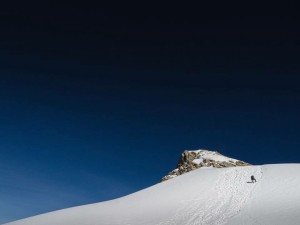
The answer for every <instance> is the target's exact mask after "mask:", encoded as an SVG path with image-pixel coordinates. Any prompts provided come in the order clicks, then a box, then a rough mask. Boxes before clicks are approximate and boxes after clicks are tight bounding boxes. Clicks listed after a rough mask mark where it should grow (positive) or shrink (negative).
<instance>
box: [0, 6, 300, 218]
mask: <svg viewBox="0 0 300 225" xmlns="http://www.w3.org/2000/svg"><path fill="white" fill-rule="evenodd" d="M141 3H143V4H135V5H134V6H130V5H129V4H128V2H124V3H123V5H121V4H117V5H113V6H106V5H105V6H104V5H102V2H101V1H100V2H97V3H93V4H89V3H88V2H84V3H82V2H80V3H76V1H75V2H74V1H73V2H72V4H70V3H69V2H67V1H60V2H59V4H57V3H55V2H54V1H51V2H50V1H49V2H48V1H34V3H33V4H31V3H30V1H20V2H18V3H16V2H15V1H13V2H6V3H5V5H4V3H3V5H2V6H1V7H0V29H1V30H0V31H1V35H0V125H1V127H0V128H1V129H0V223H3V222H7V221H12V220H16V219H20V218H24V217H27V216H32V215H36V214H39V213H44V212H48V211H52V210H56V209H62V208H66V207H71V206H77V205H82V204H89V203H94V202H100V201H105V200H110V199H114V198H117V197H120V196H124V195H126V194H130V193H133V192H135V191H138V190H141V189H143V188H146V187H149V186H151V185H153V184H156V183H158V182H159V181H160V179H161V178H162V177H163V176H164V175H166V174H167V173H168V172H169V171H170V170H172V169H173V168H174V167H175V166H176V163H177V161H178V159H179V156H180V154H181V153H182V152H183V151H184V150H185V149H199V148H205V149H211V150H218V151H220V152H221V153H222V154H224V155H227V156H230V157H233V158H237V159H241V160H244V161H247V162H249V163H252V164H267V163H299V162H300V152H299V149H300V141H299V136H300V129H299V128H300V117H299V115H300V112H299V111H300V104H299V100H300V91H299V74H300V64H299V62H300V56H299V52H300V44H299V40H300V32H299V29H298V27H299V19H298V17H297V15H298V14H299V13H298V10H297V8H296V7H292V8H294V11H295V12H294V13H295V14H294V15H293V10H288V11H285V12H286V13H284V12H283V11H284V10H285V9H284V7H283V5H282V4H280V6H279V7H278V8H279V9H280V10H281V11H282V12H283V13H277V12H274V13H273V12H272V11H271V10H270V6H269V5H267V6H266V9H264V6H263V4H262V3H260V5H259V7H257V5H254V7H255V8H256V9H259V10H261V11H260V12H255V13H254V11H252V9H250V8H251V5H250V4H248V5H247V6H246V9H247V10H249V12H245V11H244V10H243V9H242V8H241V9H240V10H236V7H237V5H235V7H234V8H232V7H231V6H229V5H228V2H225V3H223V5H222V4H216V3H213V4H212V5H210V6H209V5H208V4H209V3H207V5H203V6H202V7H201V6H200V7H199V6H195V7H193V6H190V5H189V6H188V7H185V6H184V5H183V4H182V3H180V4H179V5H176V3H175V2H173V3H172V5H170V4H166V5H163V4H162V3H160V5H159V6H156V5H154V4H152V2H151V5H146V4H145V3H144V2H141ZM6 5H7V6H6ZM272 6H276V5H275V3H272ZM243 8H244V7H243ZM267 14H268V15H267Z"/></svg>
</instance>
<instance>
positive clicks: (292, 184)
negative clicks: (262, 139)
mask: <svg viewBox="0 0 300 225" xmlns="http://www.w3.org/2000/svg"><path fill="white" fill-rule="evenodd" d="M251 175H254V176H255V177H256V179H257V183H250V176H251ZM299 187H300V164H278V165H264V166H244V167H230V168H222V169H216V168H205V169H204V168H202V169H198V170H194V171H192V172H189V173H186V174H184V175H182V176H179V177H176V178H174V179H172V180H169V181H166V182H163V183H159V184H157V185H154V186H152V187H150V188H147V189H145V190H142V191H139V192H137V193H134V194H131V195H128V196H125V197H122V198H119V199H116V200H112V201H107V202H102V203H97V204H91V205H85V206H80V207H74V208H69V209H65V210H60V211H55V212H51V213H47V214H43V215H39V216H35V217H30V218H27V219H24V220H19V221H16V222H12V223H8V224H9V225H196V224H201V225H223V224H230V225H271V224H272V225H277V224H278V225H282V224H285V225H296V224H300V188H299ZM8 224H7V225H8Z"/></svg>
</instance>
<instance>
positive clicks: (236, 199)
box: [157, 166, 262, 225]
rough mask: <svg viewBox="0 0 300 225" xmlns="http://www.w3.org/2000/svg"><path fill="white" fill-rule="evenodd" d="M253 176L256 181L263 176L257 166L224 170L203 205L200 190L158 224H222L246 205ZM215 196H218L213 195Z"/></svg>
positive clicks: (253, 187) (251, 189)
mask: <svg viewBox="0 0 300 225" xmlns="http://www.w3.org/2000/svg"><path fill="white" fill-rule="evenodd" d="M251 175H254V176H255V178H256V179H257V182H260V180H261V178H262V170H261V167H260V166H256V167H249V168H247V169H245V167H244V168H243V169H241V168H240V167H233V168H228V169H224V172H223V173H222V174H221V175H220V176H219V178H218V180H217V182H216V184H215V187H214V188H215V190H214V193H215V196H210V197H209V199H208V201H206V202H205V204H203V201H201V199H202V198H203V197H201V193H199V194H197V195H196V196H195V198H194V199H190V200H186V201H183V202H181V206H180V207H179V208H178V210H177V212H176V213H175V214H174V215H173V216H172V217H171V218H170V219H168V220H167V221H164V222H161V223H158V224H157V225H225V224H227V222H228V220H229V219H230V218H232V217H234V216H236V215H237V214H238V213H239V212H240V211H241V210H242V208H243V207H244V206H245V205H246V204H247V201H248V200H249V199H250V197H251V195H252V192H253V191H254V189H255V186H256V183H253V184H252V183H250V176H251ZM216 196H217V197H216Z"/></svg>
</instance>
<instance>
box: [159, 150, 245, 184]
mask: <svg viewBox="0 0 300 225" xmlns="http://www.w3.org/2000/svg"><path fill="white" fill-rule="evenodd" d="M248 165H250V164H249V163H246V162H243V161H240V160H237V159H233V158H229V157H226V156H224V155H221V154H220V153H218V152H216V151H209V150H203V149H200V150H193V151H189V150H186V151H184V152H183V153H182V155H181V157H180V159H179V162H178V164H177V166H176V168H175V169H174V170H172V171H171V172H170V173H168V175H166V176H164V177H163V178H162V181H166V180H170V179H172V178H174V177H177V176H180V175H182V174H184V173H187V172H190V171H192V170H195V169H199V168H205V167H214V168H224V167H235V166H248Z"/></svg>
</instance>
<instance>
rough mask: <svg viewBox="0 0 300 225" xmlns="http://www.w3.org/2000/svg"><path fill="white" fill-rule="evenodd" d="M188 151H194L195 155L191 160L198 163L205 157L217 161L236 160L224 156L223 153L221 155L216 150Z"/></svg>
mask: <svg viewBox="0 0 300 225" xmlns="http://www.w3.org/2000/svg"><path fill="white" fill-rule="evenodd" d="M188 152H189V153H195V154H196V155H197V156H196V158H195V159H194V160H193V163H196V164H200V163H201V162H203V161H204V160H205V159H207V160H213V161H219V162H236V161H238V160H236V159H233V158H229V157H226V156H224V155H221V154H220V153H218V152H216V151H209V150H202V149H200V150H192V151H188Z"/></svg>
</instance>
